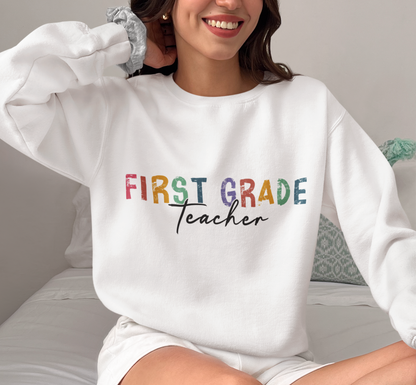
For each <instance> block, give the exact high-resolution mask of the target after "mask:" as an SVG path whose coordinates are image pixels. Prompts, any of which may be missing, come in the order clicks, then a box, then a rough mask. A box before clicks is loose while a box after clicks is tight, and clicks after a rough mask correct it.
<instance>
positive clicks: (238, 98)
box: [163, 74, 266, 106]
mask: <svg viewBox="0 0 416 385" xmlns="http://www.w3.org/2000/svg"><path fill="white" fill-rule="evenodd" d="M163 83H164V84H165V86H166V88H167V89H168V91H169V92H170V93H171V94H173V96H175V97H176V98H177V99H179V100H181V101H183V102H185V103H187V104H192V105H212V106H214V105H221V106H223V105H224V104H229V103H232V104H236V103H246V102H248V101H250V100H252V99H255V98H256V97H257V96H258V95H260V94H261V93H262V92H263V91H264V89H265V88H266V85H265V84H261V83H260V84H258V85H257V86H255V87H254V88H252V89H251V90H249V91H246V92H242V93H239V94H235V95H228V96H199V95H194V94H191V93H190V92H187V91H185V90H184V89H182V88H181V87H179V86H178V85H177V84H176V83H175V81H174V80H173V74H170V75H168V76H163Z"/></svg>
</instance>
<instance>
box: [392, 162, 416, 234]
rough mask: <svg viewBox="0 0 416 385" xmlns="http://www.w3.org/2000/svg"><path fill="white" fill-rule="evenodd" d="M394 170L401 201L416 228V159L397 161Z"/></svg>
mask: <svg viewBox="0 0 416 385" xmlns="http://www.w3.org/2000/svg"><path fill="white" fill-rule="evenodd" d="M393 171H394V175H395V177H396V184H397V190H398V194H399V199H400V203H401V204H402V207H403V209H404V211H405V212H406V214H407V217H408V218H409V221H410V224H411V225H412V228H413V230H416V159H412V160H406V161H398V162H396V163H395V164H394V165H393Z"/></svg>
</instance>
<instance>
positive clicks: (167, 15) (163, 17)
mask: <svg viewBox="0 0 416 385" xmlns="http://www.w3.org/2000/svg"><path fill="white" fill-rule="evenodd" d="M169 17H170V15H169V13H167V12H166V13H165V14H164V15H163V16H162V19H163V20H168V19H169Z"/></svg>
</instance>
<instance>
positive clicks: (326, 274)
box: [311, 214, 367, 285]
mask: <svg viewBox="0 0 416 385" xmlns="http://www.w3.org/2000/svg"><path fill="white" fill-rule="evenodd" d="M311 281H325V282H338V283H350V284H354V285H367V284H366V283H365V281H364V278H363V277H362V275H361V273H360V272H359V270H358V267H357V265H356V264H355V262H354V260H353V258H352V256H351V253H350V251H349V249H348V246H347V243H346V242H345V239H344V235H343V233H342V231H341V230H340V229H339V228H338V227H337V226H335V225H334V224H333V223H332V222H331V221H330V220H329V219H328V218H327V217H325V216H323V215H322V214H321V218H320V220H319V231H318V241H317V243H316V249H315V260H314V262H313V270H312V277H311Z"/></svg>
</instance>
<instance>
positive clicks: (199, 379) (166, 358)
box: [119, 346, 261, 385]
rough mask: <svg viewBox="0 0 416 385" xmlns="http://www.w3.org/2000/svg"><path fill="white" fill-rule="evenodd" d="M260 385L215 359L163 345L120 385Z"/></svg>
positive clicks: (140, 361)
mask: <svg viewBox="0 0 416 385" xmlns="http://www.w3.org/2000/svg"><path fill="white" fill-rule="evenodd" d="M195 384H198V385H237V384H238V385H261V383H260V382H258V381H257V380H256V379H255V378H254V377H252V376H250V375H248V374H247V373H244V372H242V371H240V370H237V369H234V368H232V367H230V366H228V365H227V364H225V363H224V362H222V361H220V360H219V359H218V358H215V357H212V356H209V355H206V354H202V353H199V352H196V351H194V350H191V349H187V348H184V347H181V346H165V347H162V348H159V349H156V350H154V351H152V352H150V353H149V354H147V355H145V356H144V357H142V358H141V359H140V360H138V361H137V362H136V364H135V365H134V366H133V367H132V368H131V369H130V370H129V372H128V373H127V374H126V375H125V377H124V378H123V379H122V381H121V382H120V384H119V385H195Z"/></svg>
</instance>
